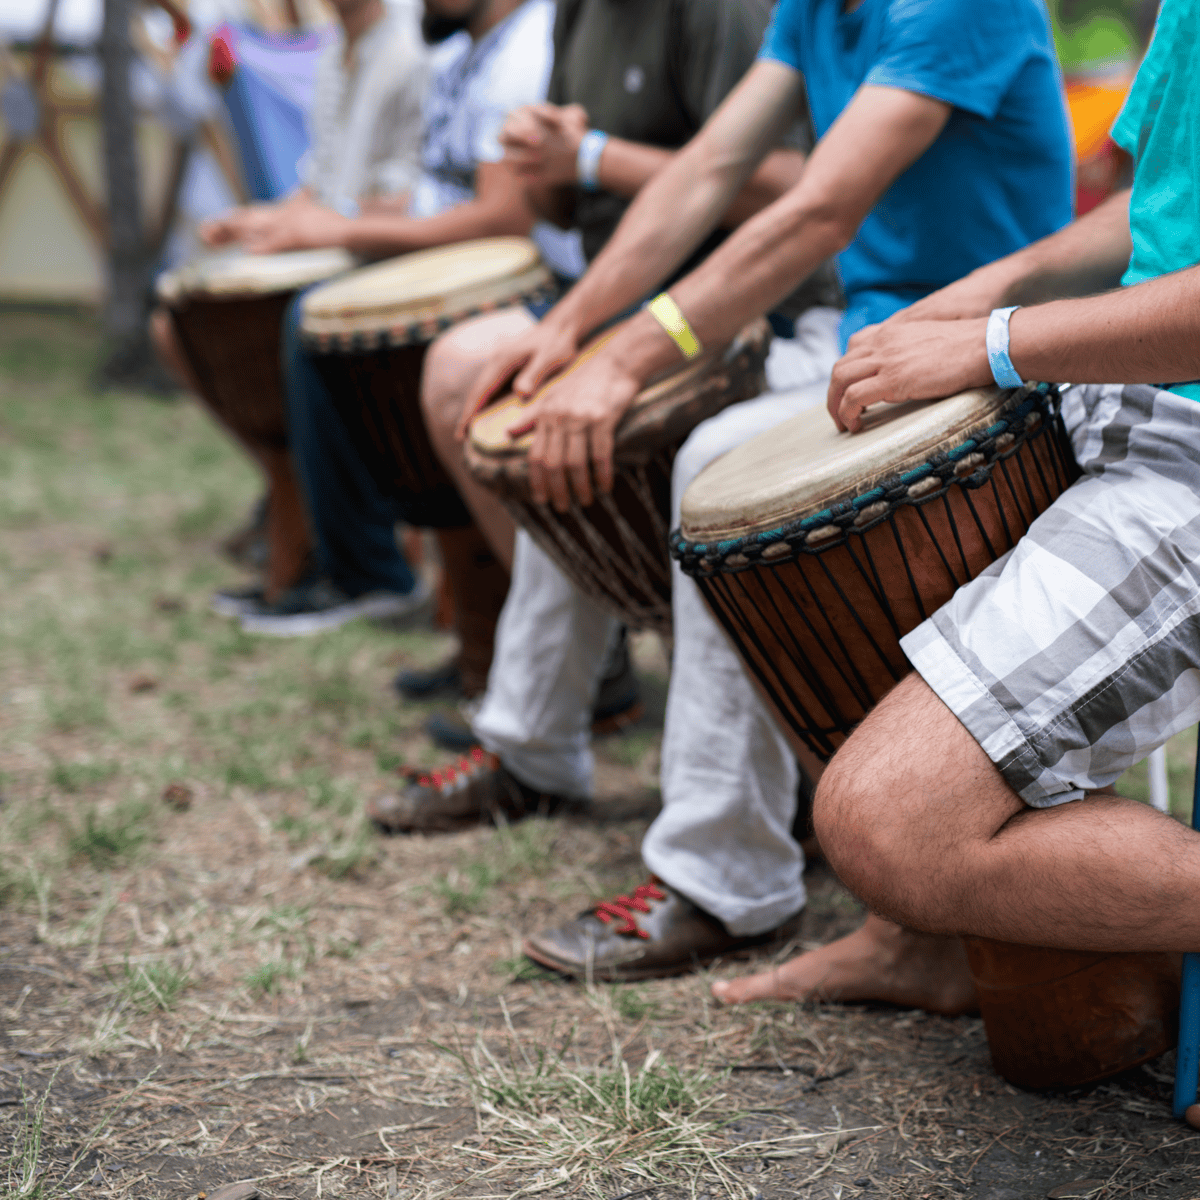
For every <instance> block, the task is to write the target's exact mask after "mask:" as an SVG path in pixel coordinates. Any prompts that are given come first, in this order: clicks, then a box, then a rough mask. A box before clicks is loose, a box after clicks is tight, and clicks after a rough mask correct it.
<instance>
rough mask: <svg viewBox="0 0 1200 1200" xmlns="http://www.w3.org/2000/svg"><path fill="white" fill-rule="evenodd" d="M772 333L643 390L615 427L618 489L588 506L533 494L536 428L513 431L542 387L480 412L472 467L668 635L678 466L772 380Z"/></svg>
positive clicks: (559, 556)
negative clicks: (768, 367) (553, 503)
mask: <svg viewBox="0 0 1200 1200" xmlns="http://www.w3.org/2000/svg"><path fill="white" fill-rule="evenodd" d="M770 340H771V334H770V328H769V326H768V325H767V323H766V322H765V321H756V322H754V323H753V324H752V325H749V326H747V327H746V328H745V329H744V330H743V331H742V332H741V334H740V335H739V336H738V338H737V339H736V341H734V342H733V343H732V344H731V345H729V346H726V347H722V348H721V349H720V350H718V351H715V352H713V353H709V354H707V355H705V356H704V357H702V358H699V359H697V360H696V361H695V362H693V363H690V364H688V365H687V366H684V367H682V368H681V369H679V370H676V371H674V372H672V373H671V374H669V375H667V376H666V377H665V378H663V379H660V380H658V381H657V382H655V383H652V384H651V385H650V386H649V387H647V388H646V389H644V390H643V391H642V392H641V393H640V394H639V395H638V396H637V398H636V399H635V400H634V402H633V405H632V406H631V408H630V410H629V412H628V413H626V415H625V416H624V418H623V419H622V421H621V423H620V424H619V425H618V426H617V430H616V437H615V447H614V453H613V461H614V468H615V477H614V486H613V490H612V492H611V493H608V494H605V495H600V496H598V497H597V498H596V499H595V501H594V502H593V503H592V504H589V505H588V506H587V507H586V508H585V507H583V506H581V505H580V504H579V503H578V502H573V503H572V505H571V508H570V511H568V512H566V513H558V512H555V511H554V510H553V509H552V508H551V507H550V506H549V505H546V504H537V503H535V502H534V500H533V496H532V494H531V492H530V490H529V470H528V463H527V458H526V456H527V453H528V450H529V446H530V444H531V442H532V440H533V434H532V433H531V432H530V433H525V434H523V435H522V436H520V437H516V438H514V437H512V436H510V433H509V431H510V430H512V429H514V428H519V427H520V426H521V425H522V423H523V420H524V417H523V414H524V412H525V410H526V409H527V408H528V407H529V405H530V404H531V403H533V401H534V400H536V396H535V397H533V399H531V400H524V399H522V398H521V397H519V396H515V395H510V396H508V397H505V398H504V399H502V400H500V401H499V402H497V403H496V404H494V405H492V406H491V407H489V408H485V409H484V410H483V411H482V412H481V413H480V414H479V415H478V416H477V417H476V418H475V419H474V421H473V422H472V423H471V431H470V438H469V439H468V443H467V447H466V456H467V466H468V468H469V469H470V471H471V474H472V475H473V476H474V477H475V478H476V479H477V480H479V481H480V482H481V483H483V484H485V485H486V486H488V487H490V488H492V489H493V490H494V491H495V492H496V493H497V495H499V497H500V498H501V499H502V500H503V502H504V504H505V506H506V507H507V508H508V510H509V511H510V512H511V513H512V515H513V517H514V518H515V520H516V521H517V522H518V523H519V524H521V525H523V526H524V527H525V528H526V529H527V530H528V531H529V533H530V534H531V535H532V536H533V538H534V539H535V540H536V541H537V542H538V544H539V545H540V546H541V547H542V549H544V550H545V551H546V553H547V554H549V555H550V556H551V557H552V558H553V559H554V560H555V561H556V562H557V563H558V565H559V566H560V567H561V568H562V570H563V571H564V573H565V574H566V575H567V577H568V578H569V579H570V580H571V581H572V582H573V583H574V584H575V586H576V587H578V588H579V589H580V590H581V591H582V592H583V593H584V594H585V595H587V596H590V597H591V598H592V599H594V600H596V601H597V602H598V603H600V604H602V605H603V606H605V607H606V608H608V609H610V610H611V611H612V612H614V613H615V614H616V615H617V616H619V617H620V618H621V619H622V620H623V621H624V622H625V624H627V625H629V626H631V627H633V628H635V629H655V630H658V631H659V632H660V633H665V634H669V633H670V632H671V560H670V556H669V554H668V552H667V537H668V534H669V533H670V524H671V466H672V464H673V463H674V461H675V455H676V453H677V451H678V450H679V447H680V446H681V445H682V444H683V442H684V440H685V439H686V438H687V436H688V434H689V433H690V432H691V431H692V430H693V429H694V428H695V427H696V425H698V424H699V423H700V422H701V421H703V420H704V419H705V418H707V417H711V416H713V415H714V414H715V413H718V412H720V411H721V410H722V409H723V408H726V407H727V406H728V405H730V404H734V403H736V402H737V401H739V400H748V399H750V398H752V397H754V396H757V395H759V394H760V393H762V392H763V391H764V390H765V389H766V381H765V376H764V363H765V362H766V357H767V350H768V348H769V345H770ZM585 355H586V352H585ZM567 379H568V381H569V374H568V376H567ZM555 382H559V381H557V380H556V381H555Z"/></svg>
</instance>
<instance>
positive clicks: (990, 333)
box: [987, 304, 1025, 388]
mask: <svg viewBox="0 0 1200 1200" xmlns="http://www.w3.org/2000/svg"><path fill="white" fill-rule="evenodd" d="M1019 307H1020V305H1018V304H1014V305H1013V306H1012V307H1011V308H993V309H992V312H991V315H990V316H989V317H988V323H987V355H988V364H989V365H990V366H991V368H992V378H993V379H994V380H995V381H996V385H997V387H1002V388H1018V387H1022V386H1023V385H1024V383H1025V380H1023V379H1022V378H1021V376H1020V375H1018V374H1017V369H1016V367H1014V366H1013V364H1012V359H1011V358H1009V356H1008V322H1009V318H1010V317H1011V316H1012V315H1013V313H1015V312H1016V311H1017V309H1018V308H1019Z"/></svg>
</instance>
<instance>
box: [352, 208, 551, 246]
mask: <svg viewBox="0 0 1200 1200" xmlns="http://www.w3.org/2000/svg"><path fill="white" fill-rule="evenodd" d="M532 226H533V215H532V213H531V212H530V211H529V210H528V209H527V208H525V207H524V206H513V207H508V206H500V205H495V204H483V203H480V202H479V201H477V200H473V201H469V202H468V203H466V204H457V205H455V206H454V207H453V208H449V209H447V210H446V211H445V212H441V213H438V214H437V215H436V216H433V217H409V216H405V215H402V214H399V213H366V214H364V215H363V216H361V217H357V218H355V219H354V220H352V221H347V223H346V229H345V234H344V237H343V239H342V245H343V246H345V248H346V249H347V250H351V251H353V252H354V253H356V254H363V255H366V256H368V257H372V258H386V257H390V256H392V255H396V254H406V253H408V252H409V251H412V250H424V249H427V248H428V247H431V246H444V245H448V244H450V243H452V242H466V241H470V240H471V239H473V238H483V237H502V236H505V235H508V234H516V235H520V236H524V235H526V234H528V233H529V230H530V229H531V228H532Z"/></svg>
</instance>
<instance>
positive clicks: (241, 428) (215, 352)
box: [158, 250, 354, 449]
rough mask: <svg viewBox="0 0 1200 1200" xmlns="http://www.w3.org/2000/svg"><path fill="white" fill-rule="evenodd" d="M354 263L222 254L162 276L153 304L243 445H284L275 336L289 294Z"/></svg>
mask: <svg viewBox="0 0 1200 1200" xmlns="http://www.w3.org/2000/svg"><path fill="white" fill-rule="evenodd" d="M352 266H354V259H353V258H352V257H351V256H350V255H349V254H347V253H346V252H345V251H344V250H300V251H296V252H293V253H290V254H264V255H256V254H235V255H220V256H217V257H214V258H211V259H206V260H202V261H200V262H197V263H194V264H192V265H190V266H187V267H182V268H180V269H179V270H177V271H169V272H167V273H166V274H165V275H164V276H163V277H162V279H160V281H159V284H158V296H159V299H160V301H161V302H162V303H163V304H164V305H165V306H166V308H167V310H168V311H169V312H170V314H171V322H172V324H173V325H174V327H175V332H176V335H177V336H178V338H179V341H180V344H181V346H182V349H183V353H184V356H185V358H186V359H187V361H188V365H189V366H190V367H191V369H192V371H193V373H194V374H195V376H196V378H197V379H198V380H199V382H200V385H201V387H202V388H203V391H204V398H205V400H207V401H208V403H209V404H210V405H211V406H212V408H213V409H214V411H215V412H216V415H217V416H218V417H219V418H220V419H221V420H222V421H223V422H224V423H225V424H226V425H227V426H228V427H229V428H230V429H231V430H233V432H234V433H235V434H237V436H238V437H240V438H241V439H242V440H243V441H244V442H246V443H247V444H248V445H249V446H251V447H264V448H271V449H279V448H282V447H283V446H286V445H287V415H286V403H285V398H284V384H283V369H282V366H281V364H280V334H281V332H282V329H283V314H284V312H285V311H286V309H287V306H288V304H290V303H291V300H292V297H293V296H295V294H296V293H297V292H298V291H299V290H300V289H301V288H304V287H308V286H310V285H311V284H314V283H320V282H321V281H323V280H326V279H329V278H330V277H331V276H333V275H338V274H341V273H342V272H343V271H347V270H349V269H350V268H351V267H352Z"/></svg>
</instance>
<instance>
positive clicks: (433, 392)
mask: <svg viewBox="0 0 1200 1200" xmlns="http://www.w3.org/2000/svg"><path fill="white" fill-rule="evenodd" d="M481 365H482V360H481V358H480V356H479V355H478V354H477V353H472V349H471V346H470V344H469V342H468V341H467V340H466V339H465V338H464V337H463V335H462V333H460V332H459V330H458V329H457V328H456V329H451V330H449V331H448V332H446V333H444V334H442V336H441V337H440V338H438V339H437V340H436V341H435V342H434V343H433V344H432V345H431V346H430V347H429V352H428V353H427V354H426V355H425V366H424V370H423V373H422V376H421V411H422V413H423V414H424V416H425V424H426V427H427V428H428V429H429V431H430V433H431V434H433V435H434V436H435V437H437V436H438V435H439V434H450V433H453V432H454V430H455V429H456V428H457V426H458V422H459V419H460V417H461V416H462V410H463V405H464V404H465V403H466V391H467V389H468V388H469V387H470V384H471V382H472V380H473V379H474V378H475V375H476V374H477V373H478V370H479V367H480V366H481Z"/></svg>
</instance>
